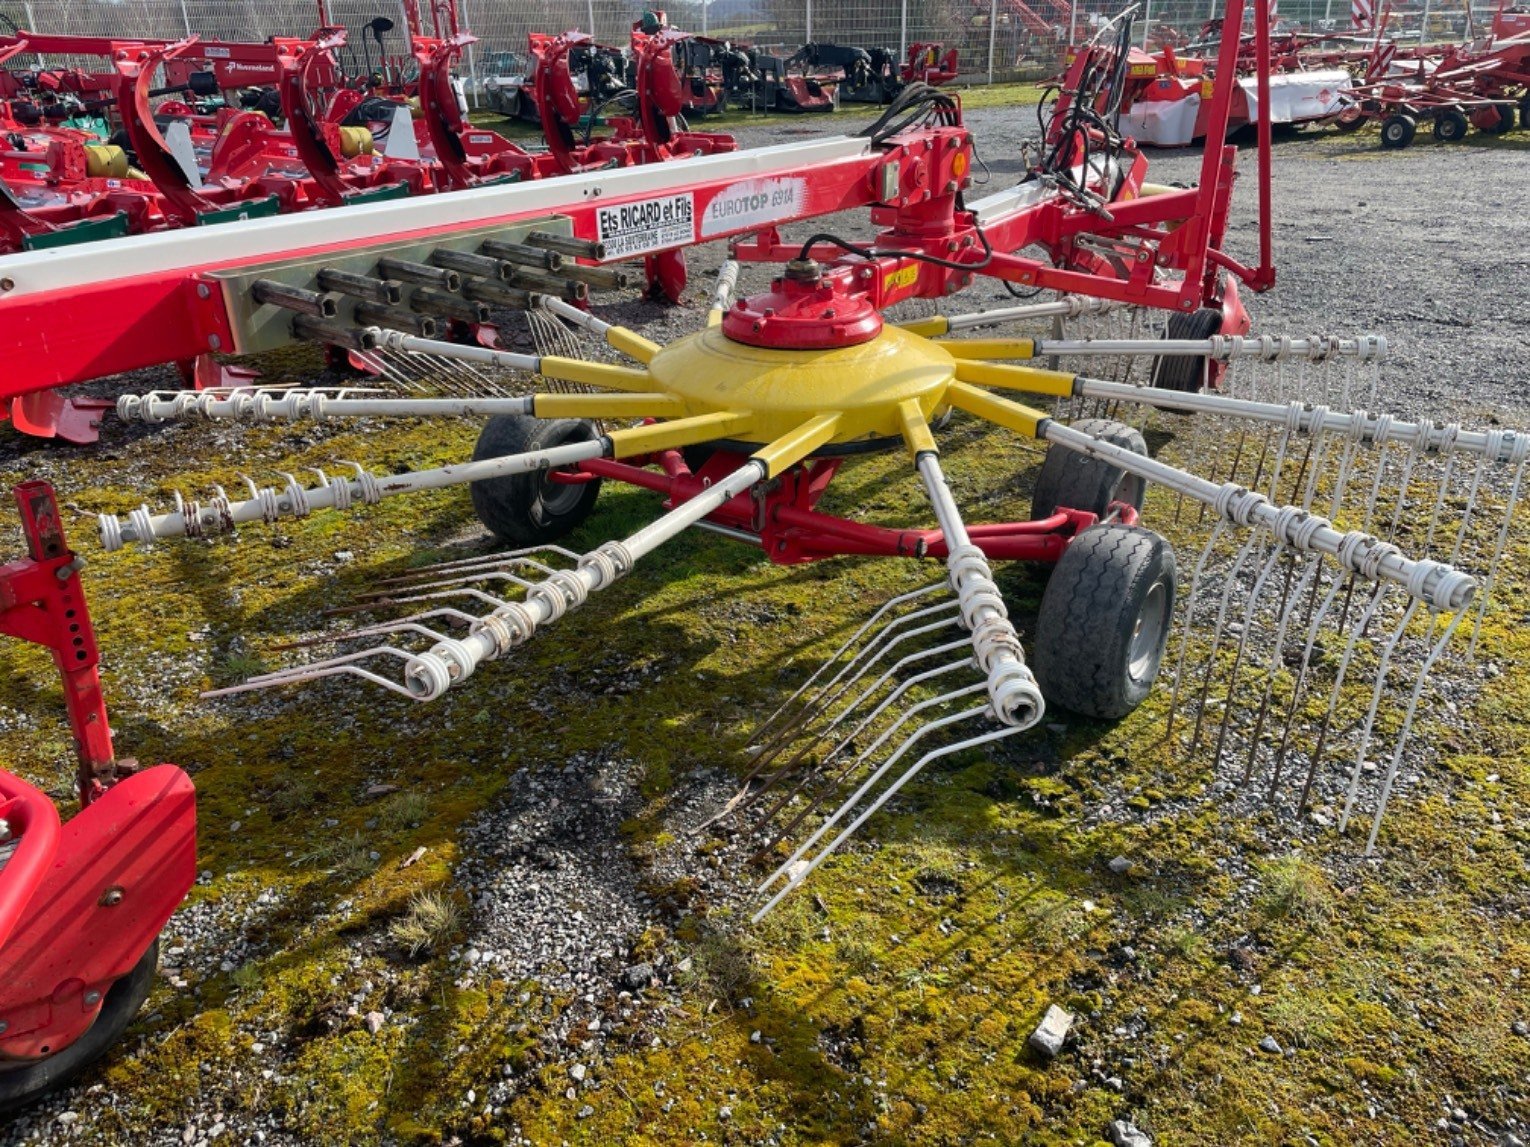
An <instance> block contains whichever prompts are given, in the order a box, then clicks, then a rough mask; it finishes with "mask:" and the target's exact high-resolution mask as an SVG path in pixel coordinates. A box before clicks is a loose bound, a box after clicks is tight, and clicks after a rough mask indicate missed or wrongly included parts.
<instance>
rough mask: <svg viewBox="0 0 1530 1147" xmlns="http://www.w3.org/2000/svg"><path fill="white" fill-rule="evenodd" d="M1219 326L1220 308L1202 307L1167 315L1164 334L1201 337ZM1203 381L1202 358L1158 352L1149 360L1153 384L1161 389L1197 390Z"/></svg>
mask: <svg viewBox="0 0 1530 1147" xmlns="http://www.w3.org/2000/svg"><path fill="white" fill-rule="evenodd" d="M1221 329H1222V312H1221V311H1219V310H1217V309H1216V308H1215V307H1202V308H1200V310H1197V311H1192V312H1191V313H1190V314H1188V315H1186V314H1180V313H1178V312H1176V313H1174V314H1172V315H1170V316H1169V321H1168V324H1167V326H1166V329H1165V330H1164V338H1169V339H1205V338H1210V337H1211V336H1212V335H1214V334H1216V333H1217V332H1218V331H1220V330H1221ZM1205 384H1206V360H1205V359H1204V358H1202V357H1200V356H1198V355H1184V354H1165V355H1159V356H1158V358H1157V360H1156V361H1155V362H1154V363H1153V385H1154V386H1157V387H1161V388H1162V389H1164V390H1184V391H1191V392H1194V391H1197V390H1200V389H1201V387H1203V386H1204V385H1205Z"/></svg>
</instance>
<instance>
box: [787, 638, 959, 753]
mask: <svg viewBox="0 0 1530 1147" xmlns="http://www.w3.org/2000/svg"><path fill="white" fill-rule="evenodd" d="M921 628H922V630H923V632H925V633H928V632H931V629H932V627H928V626H926V627H921ZM940 628H944V626H941V627H940ZM921 635H922V634H921V631H920V630H911V631H910V632H909V633H908V634H906V635H904V636H909V637H913V636H921ZM894 644H895V643H894V642H888V644H887V646H886V648H884V649H883V651H882V653H883V655H885V654H886V653H888V652H889V651H890V650H891V649H892V647H893V645H894ZM970 645H971V643H970V642H969V641H967V640H965V639H964V640H960V641H949V642H946V643H945V644H943V645H935V646H931V647H930V648H929V649H921V650H918V651H917V652H914V653H909V654H906V655H905V656H903V657H900V658H899V659H898V660H897V661H895V662H894V663H893V664H892V665H889V666H888V667H887V668H886V669H885V670H883V671H882V675H881V676H880V677H878V678H877V679H876V680H875V681H873V682H872V683H871V684H870V685H868V686H866V688H864V689H862V690H861V692H860V695H859V696H857V697H856V698H855V700H853V701H851V702H850V703H849V704H848V705H846V706H844V708H842V709H840V711H839V712H838V713H836V714H835V715H834V716H833V717H832V718H831V719H830V720H829V722H828V723H827V724H826V725H824V726H822V727H821V728H820V729H818V731H817V732H815V733H814V734H813V737H812V739H811V740H810V741H808V743H807V744H806V745H805V746H804V747H803V748H802V749H800V750H799V751H798V752H797V754H796V756H795V757H794V758H793V761H794V762H795V761H798V760H801V759H802V757H803V756H804V755H805V754H806V753H807V752H808V751H810V750H811V749H812V748H813V746H814V745H817V744H820V743H822V742H823V741H825V740H827V739H828V737H829V734H831V733H833V732H834V730H835V729H837V728H838V727H839V726H840V724H841V723H842V722H843V721H845V720H846V719H847V718H848V717H849V716H850V714H851V713H854V712H855V711H856V710H857V709H859V708H860V707H861V706H862V705H864V704H865V703H866V702H867V701H868V700H869V699H870V698H871V697H872V696H873V695H875V694H876V692H877V691H878V690H880V689H881V688H882V686H884V685H886V684H887V682H888V681H890V680H892V679H893V678H894V677H896V676H897V675H898V674H899V673H900V672H901V671H902V670H904V669H906V668H907V667H908V666H910V665H912V664H914V663H915V662H916V661H923V660H926V659H927V658H930V657H938V656H940V655H941V654H943V653H953V652H955V651H956V650H958V649H967V648H969V647H970ZM876 660H880V657H879V658H877V659H876ZM872 664H875V660H874V661H873V662H872V663H871V664H868V665H867V666H866V669H865V672H868V673H869V672H870V671H871V665H872ZM862 676H864V674H860V675H857V677H856V678H855V680H856V681H859V680H860V679H861V677H862ZM852 684H853V682H852ZM894 692H895V694H896V691H894ZM787 767H788V768H789V767H790V765H788V766H787Z"/></svg>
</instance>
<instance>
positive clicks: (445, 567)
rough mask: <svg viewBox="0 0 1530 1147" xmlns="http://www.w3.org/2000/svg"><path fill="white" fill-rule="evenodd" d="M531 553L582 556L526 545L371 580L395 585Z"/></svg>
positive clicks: (574, 559) (557, 548) (575, 558)
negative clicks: (517, 548)
mask: <svg viewBox="0 0 1530 1147" xmlns="http://www.w3.org/2000/svg"><path fill="white" fill-rule="evenodd" d="M532 554H556V555H557V556H558V557H562V558H567V559H568V560H569V561H570V562H577V561H578V560H579V558H580V557H581V556H582V555H580V554H576V553H575V552H574V551H573V550H569V549H564V548H563V547H562V546H558V545H545V546H528V547H526V548H525V549H519V550H505V551H502V552H499V553H490V554H475V555H473V556H472V557H468V558H453V559H452V560H450V561H444V562H432V563H431V564H430V565H424V566H415V567H413V568H412V569H408V570H405V571H404V572H403V573H401V574H395V575H394V576H392V577H388V578H383V579H382V580H380V581H376V582H373V583H372V584H373V585H395V584H398V583H400V582H405V581H414V580H417V579H418V578H421V577H430V576H433V575H435V574H438V573H447V572H449V571H451V570H457V569H471V568H475V567H477V566H481V565H482V566H489V565H494V564H496V563H499V562H507V561H512V560H514V559H519V558H529V557H530V556H531V555H532ZM537 568H539V569H549V570H550V568H551V567H547V566H538V567H537Z"/></svg>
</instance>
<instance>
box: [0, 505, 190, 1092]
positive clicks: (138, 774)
mask: <svg viewBox="0 0 1530 1147" xmlns="http://www.w3.org/2000/svg"><path fill="white" fill-rule="evenodd" d="M15 496H16V502H17V505H18V506H19V507H20V510H21V522H22V530H23V532H24V534H25V535H26V539H27V547H28V551H29V553H28V556H27V557H25V558H22V559H20V560H18V561H13V562H10V563H8V564H6V565H0V634H4V635H6V636H9V637H15V638H19V639H20V640H22V641H28V642H32V643H34V644H37V645H41V646H43V647H44V648H46V649H48V650H49V651H50V652H51V653H52V654H53V660H54V663H55V664H56V665H57V666H58V670H59V675H60V676H61V678H62V680H63V690H64V703H65V706H66V707H67V709H68V713H69V723H70V725H71V726H72V727H73V730H74V742H75V751H76V753H77V754H78V756H79V761H80V767H79V776H78V790H79V801H80V806H81V808H80V811H79V812H78V813H76V814H75V816H74V817H73V818H71V819H70V820H69V821H68V822H67V823H63V824H61V823H60V821H59V815H58V811H57V810H56V808H55V807H54V804H53V800H52V799H51V798H50V797H49V796H47V794H45V793H43V792H40V791H39V790H38V789H36V788H35V787H33V786H32V785H31V784H29V783H28V782H27V781H25V780H23V779H22V778H21V777H18V776H16V775H15V774H14V773H10V772H7V771H5V770H3V769H0V1111H7V1110H11V1109H14V1108H17V1107H20V1106H23V1105H25V1104H27V1103H30V1102H31V1101H32V1100H34V1099H36V1098H37V1097H38V1096H40V1095H42V1094H43V1093H44V1092H46V1091H49V1090H51V1089H52V1088H54V1087H57V1086H59V1085H61V1084H63V1083H65V1082H67V1081H68V1080H69V1079H70V1078H71V1077H73V1076H74V1075H75V1074H76V1073H77V1072H79V1071H80V1070H81V1069H82V1068H84V1067H85V1066H87V1065H88V1064H90V1063H91V1062H92V1061H94V1060H95V1059H96V1058H97V1057H99V1056H100V1055H101V1054H102V1053H103V1052H104V1051H106V1049H107V1048H108V1047H109V1046H110V1045H111V1044H112V1043H113V1042H114V1041H115V1040H116V1039H117V1038H118V1037H120V1036H121V1035H122V1033H123V1032H124V1031H125V1030H126V1029H127V1027H128V1025H129V1024H130V1023H131V1022H132V1020H133V1017H134V1016H135V1015H137V1014H138V1010H139V1008H140V1007H142V1006H143V1002H144V1000H145V999H146V998H147V997H148V994H149V990H150V988H151V987H152V986H153V983H154V975H155V971H156V969H157V967H158V958H159V940H158V938H159V934H160V932H161V931H162V930H163V929H164V927H165V924H166V923H167V922H168V921H169V919H170V916H171V914H172V913H174V911H175V909H176V907H177V906H178V905H179V904H180V902H181V901H182V900H183V899H184V898H185V896H186V893H187V892H189V891H190V890H191V886H192V884H193V882H194V881H195V880H196V798H195V794H194V792H193V790H192V785H191V779H190V778H189V777H188V776H187V775H186V774H185V773H184V772H182V771H181V770H180V769H178V768H176V767H175V766H174V765H159V766H156V767H154V768H151V769H144V770H141V771H140V770H139V769H138V768H137V767H136V762H133V761H129V760H118V759H117V758H116V756H115V753H114V752H113V748H112V734H111V729H110V727H109V726H108V724H107V716H106V706H105V703H104V701H103V700H102V696H101V679H100V674H99V655H98V652H97V649H96V638H95V632H94V630H93V629H92V628H91V623H90V612H89V610H88V609H87V608H86V605H85V595H84V591H83V588H82V587H81V585H80V576H79V571H80V567H81V566H82V565H83V564H84V563H83V562H82V561H81V560H80V559H79V558H77V557H76V556H75V555H74V554H73V553H72V552H71V551H70V549H69V547H68V544H67V543H66V541H65V539H64V533H63V528H62V525H61V522H60V519H59V514H58V503H57V501H56V500H55V498H54V495H53V489H52V487H50V486H49V485H48V484H47V483H46V482H26V483H23V484H22V485H20V486H18V487H16V489H15Z"/></svg>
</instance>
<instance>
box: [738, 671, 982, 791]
mask: <svg viewBox="0 0 1530 1147" xmlns="http://www.w3.org/2000/svg"><path fill="white" fill-rule="evenodd" d="M965 648H967V642H965V641H959V642H953V643H952V644H950V645H943V646H940V647H938V648H937V649H933V650H926V651H925V653H923V654H916V655H913V656H911V657H906V658H904V659H903V661H902V662H899V664H900V665H902V664H905V663H906V662H909V661H912V660H914V659H915V657H922V656H926V655H933V654H935V653H938V652H946V653H949V652H952V651H953V650H955V649H965ZM975 664H976V663H975V662H974V661H973V660H972V659H971V658H964V659H962V660H961V661H953V662H950V663H949V664H947V665H943V666H938V667H936V668H934V669H927V670H925V671H924V672H923V673H917V674H915V675H914V676H913V677H910V678H909V679H908V680H906V681H904V682H903V683H902V684H901V685H899V686H898V688H897V689H895V690H893V692H892V693H890V694H889V695H888V696H887V698H886V699H885V700H883V701H882V703H881V704H880V705H878V706H877V707H876V709H875V710H873V711H872V712H871V713H870V714H869V715H868V716H867V717H866V718H865V720H863V721H862V722H861V723H860V724H859V725H857V726H856V729H855V731H854V732H852V733H851V734H850V735H849V736H847V737H846V738H845V739H844V740H842V741H841V742H840V743H839V744H838V745H836V746H835V747H834V748H833V749H832V750H831V751H830V752H829V753H827V754H826V755H825V756H824V757H823V759H822V760H820V761H819V762H818V764H817V766H816V767H815V768H813V769H809V770H804V771H803V777H802V780H801V781H800V782H799V784H798V785H797V787H796V788H794V789H793V790H792V792H791V794H789V795H788V797H787V798H786V799H788V800H789V799H790V798H791V796H795V795H796V794H797V793H798V792H800V791H801V789H802V787H803V785H805V784H807V783H808V782H809V781H810V780H811V778H812V777H813V776H815V775H820V774H822V772H823V770H824V769H826V768H828V766H829V763H830V762H831V761H832V760H834V758H835V757H836V756H837V755H838V754H839V753H840V752H842V751H843V750H844V748H845V747H846V746H847V745H849V744H850V743H851V742H852V741H854V740H855V738H856V737H857V736H858V735H859V734H860V732H861V730H862V729H864V728H865V727H866V726H867V724H869V723H870V722H871V721H872V720H873V719H875V718H876V717H877V715H878V714H880V713H882V712H883V711H885V710H886V709H887V708H888V706H890V705H892V704H894V703H895V702H896V701H897V700H898V699H899V698H900V697H901V696H903V695H904V693H906V692H907V691H908V690H909V689H911V688H913V687H914V686H915V685H918V684H921V683H923V682H925V681H928V680H931V679H932V678H935V677H939V676H941V675H942V674H945V673H950V672H953V671H954V670H957V669H960V668H962V667H963V666H973V665H975ZM852 708H853V706H852ZM820 740H822V735H821V734H820V736H819V737H817V738H815V739H814V740H813V741H812V742H810V743H809V745H808V746H807V747H806V748H804V749H803V750H801V751H800V752H798V753H797V754H796V755H794V756H793V757H792V759H791V760H790V761H788V762H786V764H784V765H782V766H781V767H780V768H779V769H776V770H775V771H774V772H773V773H771V774H770V775H769V776H768V777H766V778H765V780H764V781H762V782H761V783H760V784H759V785H758V786H757V787H756V788H754V789H753V790H747V789H746V790H745V791H746V792H748V794H749V795H748V796H747V797H743V799H742V800H741V801H738V802H730V806H737V807H742V808H748V807H750V806H752V805H753V804H754V803H755V802H756V801H758V800H759V799H760V798H761V797H762V796H764V795H765V793H766V792H768V791H769V790H770V789H771V788H773V787H774V786H775V784H776V782H777V781H779V780H781V779H782V778H784V777H786V776H788V775H790V774H791V773H792V772H793V771H794V770H795V768H796V765H797V764H798V763H799V762H800V761H801V760H802V759H803V757H804V756H806V754H807V752H808V749H811V748H812V746H813V745H815V744H817V743H818V742H819V741H820ZM741 796H742V794H741ZM775 812H776V809H772V810H771V811H770V812H767V813H766V814H765V815H764V816H763V817H762V818H761V820H767V821H768V820H769V819H770V818H771V817H772V816H773V815H775Z"/></svg>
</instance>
